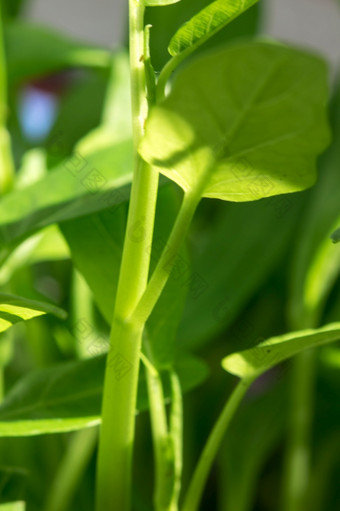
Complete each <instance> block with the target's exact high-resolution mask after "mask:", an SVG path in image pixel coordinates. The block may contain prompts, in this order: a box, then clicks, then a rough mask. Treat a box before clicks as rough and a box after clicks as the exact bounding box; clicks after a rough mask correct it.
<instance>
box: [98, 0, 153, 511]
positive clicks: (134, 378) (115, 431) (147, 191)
mask: <svg viewBox="0 0 340 511" xmlns="http://www.w3.org/2000/svg"><path fill="white" fill-rule="evenodd" d="M129 6H130V16H129V19H130V67H131V90H132V116H133V134H134V145H135V169H134V178H133V183H132V190H131V199H130V208H129V216H128V223H127V231H126V236H125V242H124V249H123V256H122V265H121V271H120V277H119V283H118V290H117V297H116V304H115V311H114V318H113V323H112V329H111V337H110V342H111V344H110V351H109V354H108V357H107V364H106V371H105V381H104V396H103V406H102V426H101V432H100V440H99V454H98V470H97V502H96V504H97V507H96V509H97V511H109V510H115V509H117V510H118V509H119V511H129V509H130V497H131V468H132V467H131V465H132V451H133V443H134V432H135V412H136V400H137V386H138V373H139V360H140V350H141V340H142V332H143V327H144V325H143V324H140V325H139V326H138V327H136V325H135V324H133V323H132V322H131V321H129V320H128V318H129V317H130V315H131V313H132V311H133V310H134V308H135V307H136V304H137V303H138V301H139V299H140V297H141V296H142V294H143V292H144V290H145V287H146V283H147V279H148V273H149V263H150V250H149V248H150V246H151V243H152V235H153V227H154V217H155V209H156V199H157V189H158V173H157V172H156V171H155V170H153V169H152V168H151V167H149V166H148V165H146V164H145V163H144V162H142V161H141V159H140V157H139V156H138V153H137V147H138V144H139V140H140V138H141V136H142V134H143V126H144V122H145V118H146V115H147V99H146V87H145V70H144V64H143V60H144V25H143V23H144V21H143V20H144V6H143V4H142V3H140V2H138V1H137V0H130V4H129Z"/></svg>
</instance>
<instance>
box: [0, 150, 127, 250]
mask: <svg viewBox="0 0 340 511" xmlns="http://www.w3.org/2000/svg"><path fill="white" fill-rule="evenodd" d="M132 166H133V157H132V143H131V141H130V140H126V141H121V142H119V143H117V144H114V145H110V144H108V145H107V146H106V147H104V148H100V149H98V150H97V151H95V152H93V153H90V154H87V153H86V152H85V151H82V152H78V151H77V150H76V152H75V154H74V155H73V156H71V157H70V158H68V159H67V160H66V161H64V162H63V163H62V164H60V165H59V166H58V167H57V168H56V169H54V170H52V171H51V172H49V173H48V174H47V175H46V176H45V177H43V178H42V179H40V180H38V181H36V182H35V183H33V184H32V185H30V186H28V187H26V188H24V189H19V190H14V191H13V192H12V193H9V194H7V195H6V196H5V197H3V198H1V201H0V218H1V220H0V246H1V245H2V247H3V246H5V245H6V244H10V243H12V242H14V241H16V240H21V239H24V238H26V237H27V236H28V235H30V234H32V233H33V232H34V231H36V230H37V229H40V228H42V227H46V226H47V225H50V224H53V223H57V222H61V221H63V220H67V219H69V218H76V217H79V216H82V215H86V214H89V213H91V212H93V211H100V210H103V209H107V208H110V207H113V206H116V205H118V204H119V203H121V202H122V201H125V200H126V195H127V194H126V193H125V192H126V191H122V190H119V189H120V188H121V187H122V186H124V185H126V184H127V183H129V182H130V181H131V176H132Z"/></svg>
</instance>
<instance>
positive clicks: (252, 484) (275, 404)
mask: <svg viewBox="0 0 340 511" xmlns="http://www.w3.org/2000/svg"><path fill="white" fill-rule="evenodd" d="M270 383H272V382H270ZM270 387H271V388H269V390H267V391H265V393H264V394H261V395H260V396H249V397H248V399H247V400H246V401H245V402H244V403H243V406H241V409H240V410H239V411H238V413H237V415H236V416H235V417H234V419H233V421H232V423H231V425H230V429H229V431H228V435H227V436H226V439H225V441H224V442H223V445H222V449H221V451H220V455H219V465H220V468H221V471H222V473H221V485H223V487H222V488H221V494H222V496H223V502H221V504H220V505H221V509H233V510H235V511H236V510H237V511H252V510H253V509H254V501H255V497H256V491H257V486H258V481H259V479H260V475H261V471H262V470H263V468H264V466H265V464H266V462H268V459H269V457H270V455H271V454H272V453H273V451H274V449H275V447H276V446H277V444H278V442H279V440H280V439H281V438H282V436H283V433H284V429H285V418H286V414H287V395H286V394H287V392H286V391H285V388H284V387H283V386H282V385H275V386H274V388H273V385H271V386H270ZM249 424H251V435H249ZM224 481H228V484H227V485H224Z"/></svg>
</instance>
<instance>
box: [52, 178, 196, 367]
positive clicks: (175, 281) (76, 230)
mask: <svg viewBox="0 0 340 511" xmlns="http://www.w3.org/2000/svg"><path fill="white" fill-rule="evenodd" d="M175 192H176V191H175V190H174V189H173V185H172V183H171V184H170V186H169V185H168V186H162V187H161V188H160V190H159V196H158V201H157V212H156V225H155V235H154V244H153V250H152V254H151V261H152V268H153V267H154V266H155V264H156V262H157V260H158V258H159V256H160V254H161V251H162V249H163V248H164V246H165V244H166V240H167V237H168V235H169V232H170V230H171V227H172V224H173V222H174V220H175V218H176V213H177V211H178V207H179V204H178V196H177V193H175ZM126 206H127V204H121V205H120V207H118V208H116V209H113V210H111V211H110V210H109V211H103V212H100V213H96V214H92V215H89V216H86V217H82V218H78V219H73V220H71V221H69V222H64V223H63V224H62V225H61V231H62V233H63V234H64V236H65V239H66V241H67V243H68V245H69V247H70V250H71V253H72V260H73V262H74V264H75V265H76V267H77V269H78V270H79V271H80V273H81V274H82V275H83V277H84V278H85V280H86V282H87V284H88V285H89V287H90V289H91V291H92V292H93V296H94V299H95V301H96V303H97V305H98V307H99V310H100V311H101V313H102V314H103V316H104V318H105V319H106V321H107V323H108V324H110V323H111V321H112V314H113V307H114V302H115V295H116V289H117V283H118V276H119V269H120V261H121V254H122V248H123V242H124V237H125V225H126V217H127V207H126ZM139 228H140V226H139V225H136V227H135V229H134V230H133V231H132V232H131V233H130V236H135V237H136V239H137V238H138V236H140V230H139ZM151 271H152V270H151ZM190 278H191V270H190V264H189V262H188V255H187V254H186V251H185V250H182V252H181V254H180V256H179V257H178V263H177V265H176V268H175V270H174V272H173V273H172V275H171V276H170V279H169V282H168V284H167V286H166V288H165V290H164V292H163V293H162V295H161V298H160V300H159V302H158V303H157V305H156V307H155V310H154V311H153V313H152V315H151V317H150V319H149V321H148V323H147V333H148V340H149V342H148V345H149V349H150V350H151V353H152V355H151V353H148V356H150V357H151V358H152V363H153V364H154V365H155V366H157V368H161V367H164V366H169V365H171V363H172V360H173V357H174V352H175V347H174V339H175V336H176V331H177V327H178V323H179V321H180V317H181V314H182V311H183V307H184V301H185V297H186V294H187V288H188V286H189V284H188V282H189V281H190Z"/></svg>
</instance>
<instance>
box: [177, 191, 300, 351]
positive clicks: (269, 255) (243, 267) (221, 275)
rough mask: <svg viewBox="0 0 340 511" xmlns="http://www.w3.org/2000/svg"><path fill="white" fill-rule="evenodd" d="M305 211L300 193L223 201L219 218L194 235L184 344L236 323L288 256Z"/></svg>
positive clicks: (182, 332) (181, 338) (183, 323)
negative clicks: (191, 290)
mask: <svg viewBox="0 0 340 511" xmlns="http://www.w3.org/2000/svg"><path fill="white" fill-rule="evenodd" d="M300 210H301V208H300V206H299V201H298V197H297V196H296V195H286V196H280V197H272V198H270V199H267V200H266V201H256V202H249V203H243V204H234V203H229V204H228V203H221V204H220V205H219V214H216V213H215V216H214V222H213V223H212V222H209V224H208V226H207V228H206V229H205V230H203V229H202V228H201V229H200V230H199V231H198V232H197V238H195V237H194V235H192V239H193V243H194V244H193V247H192V274H193V275H194V276H195V280H196V289H195V292H194V293H189V296H188V299H187V303H186V307H185V310H184V315H183V318H182V321H181V323H180V328H179V341H180V343H182V344H183V345H184V346H186V347H188V346H190V347H197V346H199V345H202V344H203V343H204V342H208V341H209V340H210V339H211V338H212V337H213V336H216V335H217V334H218V333H219V332H221V331H222V330H223V329H225V328H226V327H228V326H230V325H231V324H232V322H233V321H234V320H235V319H236V317H237V315H238V314H240V312H241V310H242V307H244V306H245V305H246V304H247V302H248V301H249V299H250V298H251V297H252V296H253V295H254V293H255V292H256V291H257V290H258V288H259V286H261V285H262V284H263V283H264V282H265V281H266V279H267V278H269V276H270V274H271V273H272V272H273V271H274V269H275V266H276V265H277V264H278V262H279V261H280V260H281V258H282V257H284V254H285V250H287V246H290V244H291V242H292V239H293V236H292V233H293V231H294V225H295V223H296V218H297V216H298V215H299V212H300ZM198 221H199V215H198ZM259 226H261V228H259ZM194 233H195V229H194ZM263 247H266V248H265V250H264V248H263Z"/></svg>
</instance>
